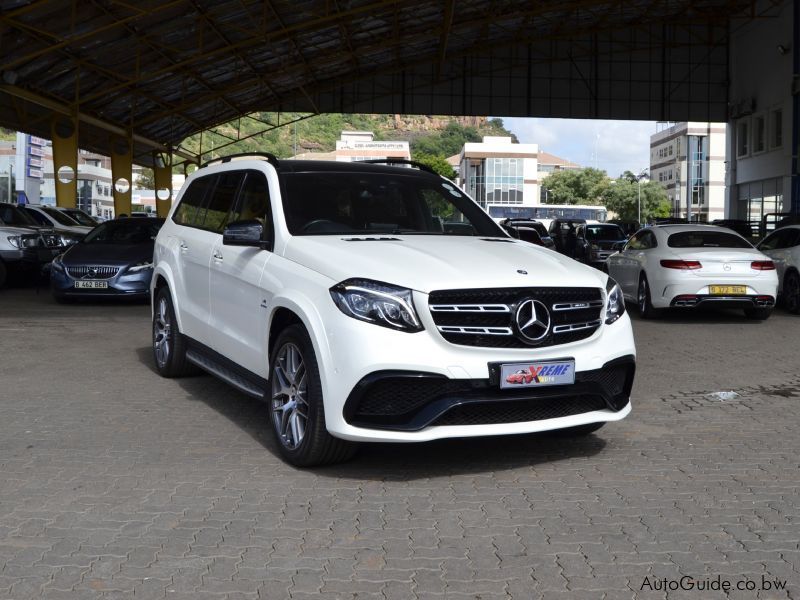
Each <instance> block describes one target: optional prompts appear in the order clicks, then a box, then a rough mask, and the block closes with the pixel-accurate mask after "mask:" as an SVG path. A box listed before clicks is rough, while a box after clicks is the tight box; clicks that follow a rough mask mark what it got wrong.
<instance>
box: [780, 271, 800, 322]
mask: <svg viewBox="0 0 800 600" xmlns="http://www.w3.org/2000/svg"><path fill="white" fill-rule="evenodd" d="M783 297H784V300H785V301H786V310H788V311H789V312H790V313H794V314H796V315H797V314H800V275H798V274H797V271H790V272H788V273H787V274H786V277H785V279H784V280H783Z"/></svg>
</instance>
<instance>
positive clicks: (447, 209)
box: [283, 171, 508, 237]
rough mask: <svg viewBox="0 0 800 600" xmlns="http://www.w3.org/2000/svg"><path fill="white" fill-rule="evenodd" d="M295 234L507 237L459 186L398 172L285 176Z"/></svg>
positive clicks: (289, 216)
mask: <svg viewBox="0 0 800 600" xmlns="http://www.w3.org/2000/svg"><path fill="white" fill-rule="evenodd" d="M283 181H284V186H285V193H284V194H283V211H284V214H285V215H286V224H287V226H288V227H289V232H290V233H291V234H292V235H342V234H358V233H384V234H409V235H464V236H475V235H477V236H491V237H508V236H507V235H506V234H505V233H504V232H503V230H502V229H501V228H500V226H498V225H497V224H496V223H495V222H494V221H493V220H492V218H491V217H489V215H487V214H486V213H485V212H484V211H483V210H482V209H481V208H480V207H479V206H478V205H477V204H475V203H474V202H473V201H472V200H470V199H469V198H468V197H467V196H466V195H464V194H463V193H462V192H461V191H460V190H459V189H458V188H457V187H456V186H455V185H454V184H452V183H450V182H447V181H444V180H440V179H434V178H433V177H428V176H420V175H419V174H417V173H416V172H414V171H412V174H409V175H402V174H394V173H385V172H382V173H368V172H367V173H358V172H338V173H331V172H314V173H286V174H285V175H284V177H283Z"/></svg>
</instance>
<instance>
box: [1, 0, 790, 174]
mask: <svg viewBox="0 0 800 600" xmlns="http://www.w3.org/2000/svg"><path fill="white" fill-rule="evenodd" d="M757 6H758V8H756V7H757ZM769 6H770V5H769V4H768V5H767V7H769ZM773 6H774V4H773ZM0 7H2V16H1V17H0V126H3V127H7V128H11V129H19V130H22V131H26V132H28V133H31V134H34V135H40V136H42V137H49V134H50V121H51V116H52V115H53V113H61V114H67V115H73V116H75V117H77V118H78V119H79V122H80V128H79V131H80V133H79V143H80V146H81V147H83V148H86V149H88V150H94V151H97V152H101V153H107V152H108V146H109V137H110V136H113V135H132V138H133V141H134V160H135V161H136V162H140V163H143V164H147V163H149V162H150V160H151V153H152V151H153V149H160V150H165V149H173V148H176V147H177V146H178V145H179V144H180V142H181V141H182V140H183V139H185V138H186V137H187V136H189V135H191V134H194V133H197V132H199V131H202V130H205V129H207V128H209V127H212V126H215V125H218V124H221V123H224V122H228V121H231V120H233V119H236V118H237V117H240V116H243V115H246V114H249V113H252V112H255V111H297V112H311V113H320V112H364V113H417V114H455V115H503V116H540V117H577V118H611V119H622V118H624V119H650V120H701V121H707V120H711V121H724V120H726V118H727V95H728V77H729V73H728V39H729V34H730V19H731V16H732V15H736V16H738V17H739V18H744V19H745V20H747V19H751V18H759V16H761V13H762V12H763V10H764V9H763V7H764V5H763V4H762V3H758V5H756V4H755V3H753V2H748V1H743V0H700V1H698V0H646V1H642V0H634V1H631V2H623V1H604V2H601V1H592V0H572V1H570V0H566V1H563V0H555V1H546V2H529V1H519V0H497V1H483V0H462V1H460V2H455V0H445V1H438V2H434V1H429V0H423V1H420V0H409V1H405V2H398V1H387V0H377V1H375V0H371V1H370V0H325V1H322V0H300V1H296V2H295V1H284V0H272V1H270V0H267V1H254V0H223V1H211V0H171V1H165V2H156V1H153V0H139V1H138V2H135V3H134V2H129V1H126V2H123V1H115V0H72V1H65V0H61V1H59V0H50V1H48V0H0Z"/></svg>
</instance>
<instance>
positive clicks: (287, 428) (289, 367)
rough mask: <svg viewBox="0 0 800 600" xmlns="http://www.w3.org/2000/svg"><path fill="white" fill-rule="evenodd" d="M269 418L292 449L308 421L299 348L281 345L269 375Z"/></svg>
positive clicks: (306, 392)
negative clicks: (270, 384)
mask: <svg viewBox="0 0 800 600" xmlns="http://www.w3.org/2000/svg"><path fill="white" fill-rule="evenodd" d="M272 421H273V425H274V426H275V430H276V432H277V433H278V438H279V439H280V441H281V443H282V444H283V445H284V446H285V447H286V448H288V449H289V450H293V449H295V448H297V447H298V446H299V445H300V444H301V443H302V441H303V437H304V436H305V433H306V425H307V422H308V378H307V377H306V366H305V361H304V360H303V355H302V353H301V352H300V349H299V348H298V347H297V346H295V345H294V344H292V343H287V344H284V345H283V346H281V348H280V350H279V351H278V355H277V359H276V360H275V367H274V371H273V377H272Z"/></svg>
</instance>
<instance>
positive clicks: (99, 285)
mask: <svg viewBox="0 0 800 600" xmlns="http://www.w3.org/2000/svg"><path fill="white" fill-rule="evenodd" d="M75 289H78V290H106V289H108V282H107V281H76V282H75Z"/></svg>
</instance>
